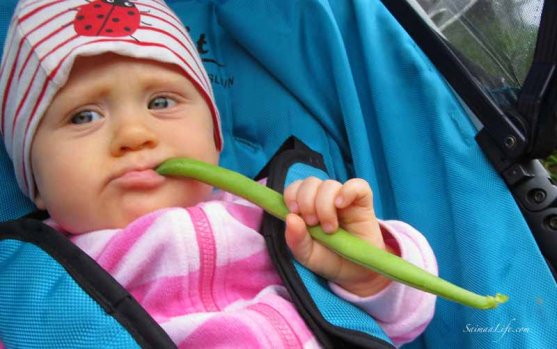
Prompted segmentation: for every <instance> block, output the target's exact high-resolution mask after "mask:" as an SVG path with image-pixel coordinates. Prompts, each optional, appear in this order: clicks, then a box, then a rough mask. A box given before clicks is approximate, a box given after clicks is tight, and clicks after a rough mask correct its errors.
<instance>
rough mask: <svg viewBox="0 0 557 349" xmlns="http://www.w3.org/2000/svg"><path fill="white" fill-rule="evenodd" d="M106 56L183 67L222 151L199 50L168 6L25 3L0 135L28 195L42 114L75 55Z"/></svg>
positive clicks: (8, 64) (105, 0)
mask: <svg viewBox="0 0 557 349" xmlns="http://www.w3.org/2000/svg"><path fill="white" fill-rule="evenodd" d="M107 52H112V53H116V54H119V55H123V56H129V57H135V58H143V59H151V60H155V61H159V62H163V63H171V64H176V65H177V66H179V67H180V68H181V69H182V70H183V72H184V74H185V75H186V76H188V77H189V79H190V80H191V81H192V82H193V84H194V85H195V86H196V87H197V89H198V90H199V92H200V93H201V94H202V95H203V96H204V97H205V99H206V101H207V104H208V105H209V108H210V110H211V112H212V116H213V123H214V129H215V135H214V136H215V143H216V146H217V149H218V150H221V149H222V133H221V127H220V119H219V114H218V110H217V106H216V104H215V102H214V97H213V92H212V89H211V84H210V81H209V78H208V76H207V73H206V71H205V69H204V68H203V65H202V62H201V58H200V57H199V55H198V53H197V49H196V45H195V44H194V43H193V41H192V40H191V38H190V37H189V35H188V33H187V30H186V29H185V28H184V25H183V24H182V23H181V22H180V20H179V19H178V17H177V16H176V15H175V14H174V13H173V12H172V10H171V9H170V8H169V7H168V6H167V5H166V4H165V3H164V1H163V0H21V1H19V3H18V5H17V8H16V10H15V14H14V16H13V18H12V21H11V23H10V27H9V31H8V36H7V38H6V43H5V46H4V54H3V57H2V65H1V67H0V131H1V133H2V136H3V139H4V143H5V145H6V150H7V152H8V155H9V156H10V158H11V159H12V162H13V164H14V170H15V174H16V178H17V181H18V184H19V187H20V188H21V189H22V191H23V193H24V194H25V195H27V196H28V197H30V198H34V195H35V184H34V179H33V174H32V169H31V143H32V141H33V136H34V135H35V131H36V130H37V126H38V125H39V122H40V120H41V118H42V116H43V114H44V113H45V111H46V110H47V108H48V106H49V105H50V103H51V101H52V99H53V98H54V96H55V95H56V93H57V92H58V90H59V89H60V88H61V87H62V86H63V85H64V84H65V83H66V81H67V79H68V76H69V74H70V70H71V68H72V65H73V62H74V60H75V58H76V57H78V56H92V55H98V54H101V53H107Z"/></svg>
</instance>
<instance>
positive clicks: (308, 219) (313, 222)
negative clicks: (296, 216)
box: [305, 215, 319, 225]
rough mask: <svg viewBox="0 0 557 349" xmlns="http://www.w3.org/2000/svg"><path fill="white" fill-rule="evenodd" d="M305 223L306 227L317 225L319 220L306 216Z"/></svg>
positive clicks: (312, 216)
mask: <svg viewBox="0 0 557 349" xmlns="http://www.w3.org/2000/svg"><path fill="white" fill-rule="evenodd" d="M305 221H306V224H307V225H316V224H317V223H319V220H317V217H315V216H314V215H309V216H307V217H306V219H305Z"/></svg>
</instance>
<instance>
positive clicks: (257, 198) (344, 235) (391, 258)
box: [157, 158, 508, 309]
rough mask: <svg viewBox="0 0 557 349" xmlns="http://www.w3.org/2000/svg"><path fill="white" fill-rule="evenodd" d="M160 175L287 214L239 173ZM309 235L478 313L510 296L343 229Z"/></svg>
mask: <svg viewBox="0 0 557 349" xmlns="http://www.w3.org/2000/svg"><path fill="white" fill-rule="evenodd" d="M157 172H158V173H159V174H161V175H168V176H185V177H189V178H192V179H195V180H198V181H201V182H204V183H206V184H209V185H211V186H214V187H217V188H220V189H222V190H225V191H228V192H230V193H232V194H235V195H238V196H240V197H243V198H245V199H246V200H249V201H251V202H252V203H254V204H255V205H257V206H260V207H261V208H263V209H264V210H265V211H267V212H268V213H269V214H271V215H273V216H275V217H277V218H279V219H281V220H284V219H285V217H286V215H287V214H288V212H289V211H288V208H287V207H286V205H285V203H284V200H283V196H282V195H281V194H279V193H277V192H276V191H274V190H272V189H270V188H267V187H266V186H264V185H262V184H259V183H257V182H255V181H253V180H251V179H250V178H248V177H246V176H244V175H242V174H239V173H237V172H234V171H231V170H228V169H225V168H222V167H219V166H214V165H210V164H207V163H204V162H201V161H197V160H192V159H186V158H175V159H169V160H167V161H165V162H163V163H162V164H161V165H160V166H159V167H158V168H157ZM308 230H309V233H310V235H311V236H312V237H313V238H314V239H316V240H318V241H320V242H321V243H322V244H323V245H325V246H327V247H328V248H330V249H331V250H333V251H335V252H336V253H338V254H340V255H341V256H343V257H344V258H346V259H349V260H351V261H353V262H355V263H358V264H360V265H363V266H364V267H367V268H369V269H371V270H373V271H375V272H377V273H380V274H382V275H384V276H385V277H387V278H389V279H392V280H395V281H398V282H401V283H404V284H406V285H408V286H411V287H414V288H417V289H420V290H423V291H425V292H429V293H432V294H435V295H437V296H440V297H442V298H445V299H447V300H450V301H454V302H457V303H460V304H463V305H467V306H470V307H474V308H478V309H491V308H495V307H496V306H497V305H498V304H500V303H505V302H506V301H507V300H508V296H506V295H502V294H499V293H497V294H496V295H495V296H481V295H478V294H476V293H473V292H471V291H468V290H466V289H464V288H461V287H459V286H456V285H454V284H452V283H450V282H448V281H446V280H443V279H441V278H439V277H437V276H435V275H433V274H431V273H429V272H427V271H425V270H423V269H421V268H419V267H417V266H415V265H413V264H411V263H409V262H407V261H405V260H403V259H402V258H400V257H398V256H396V255H394V254H391V253H388V252H386V251H384V250H382V249H380V248H377V247H375V246H373V245H371V244H369V243H367V242H366V241H364V240H361V239H359V238H357V237H355V236H354V235H352V234H350V233H348V232H347V231H345V230H343V229H338V231H336V232H335V233H332V234H327V233H325V232H324V231H323V230H322V229H321V227H320V226H313V227H309V228H308Z"/></svg>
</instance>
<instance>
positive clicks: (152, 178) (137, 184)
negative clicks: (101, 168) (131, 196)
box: [112, 168, 166, 190]
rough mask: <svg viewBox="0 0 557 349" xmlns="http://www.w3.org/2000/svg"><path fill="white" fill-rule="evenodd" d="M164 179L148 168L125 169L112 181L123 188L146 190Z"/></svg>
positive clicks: (156, 185) (155, 186) (159, 183)
mask: <svg viewBox="0 0 557 349" xmlns="http://www.w3.org/2000/svg"><path fill="white" fill-rule="evenodd" d="M165 180H166V178H165V177H163V176H161V175H160V174H158V173H157V172H156V171H155V170H154V169H152V168H149V169H134V170H129V171H125V172H124V173H122V174H121V175H119V176H117V177H116V178H114V179H113V181H112V182H113V183H114V184H115V185H117V186H120V187H122V188H123V189H128V190H130V189H134V190H148V189H155V188H157V187H159V186H161V185H162V184H163V183H164V182H165Z"/></svg>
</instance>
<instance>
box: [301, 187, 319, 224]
mask: <svg viewBox="0 0 557 349" xmlns="http://www.w3.org/2000/svg"><path fill="white" fill-rule="evenodd" d="M320 184H321V180H320V179H318V178H316V177H308V178H306V179H304V181H303V182H302V184H301V185H300V188H299V189H298V192H297V193H296V202H297V203H298V207H299V208H300V214H301V216H302V218H303V219H304V221H305V222H306V224H307V225H309V226H312V225H316V224H317V223H319V220H318V219H317V214H316V213H315V196H316V195H317V189H318V188H319V185H320Z"/></svg>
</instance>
